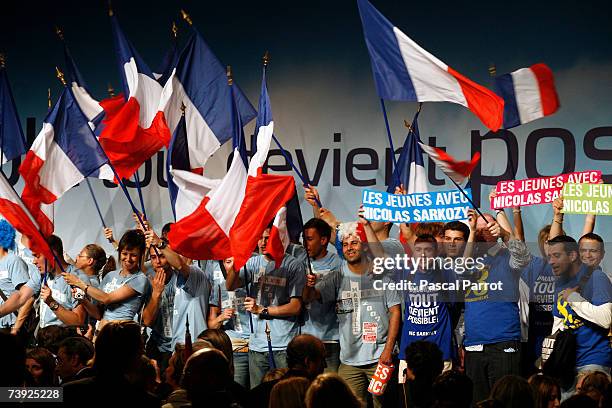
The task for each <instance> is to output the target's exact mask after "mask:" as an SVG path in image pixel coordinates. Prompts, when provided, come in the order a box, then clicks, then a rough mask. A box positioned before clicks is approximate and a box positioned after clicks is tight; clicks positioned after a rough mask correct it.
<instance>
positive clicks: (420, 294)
mask: <svg viewBox="0 0 612 408" xmlns="http://www.w3.org/2000/svg"><path fill="white" fill-rule="evenodd" d="M409 279H410V280H411V281H412V282H413V283H414V284H415V285H416V286H417V289H415V290H410V291H405V292H404V298H405V300H404V303H405V312H404V325H403V327H402V338H401V341H400V354H399V358H400V359H401V360H405V359H406V347H408V346H409V345H410V344H412V343H413V342H415V341H419V340H425V341H429V342H432V343H434V344H435V345H437V346H438V347H439V348H440V350H441V351H442V356H443V358H444V360H447V361H448V360H451V359H452V358H453V357H454V353H453V350H454V347H453V345H452V334H453V329H452V323H451V316H450V312H449V303H448V302H447V301H448V300H449V299H448V298H449V296H448V295H449V293H448V291H445V290H435V289H436V288H431V289H434V290H429V288H428V287H427V284H437V283H443V282H445V283H449V282H454V281H455V279H456V278H455V274H454V273H453V272H452V271H450V270H432V271H427V272H423V271H417V272H416V273H414V274H412V275H410V276H409Z"/></svg>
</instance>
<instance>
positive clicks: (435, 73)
mask: <svg viewBox="0 0 612 408" xmlns="http://www.w3.org/2000/svg"><path fill="white" fill-rule="evenodd" d="M357 4H358V6H359V13H360V15H361V22H362V24H363V32H364V35H365V41H366V45H367V47H368V51H369V53H370V62H371V65H372V72H373V74H374V82H375V84H376V89H377V91H378V95H379V96H380V97H381V98H383V99H389V100H394V101H418V102H453V103H457V104H459V105H463V106H465V107H466V108H468V109H469V110H471V111H472V112H473V113H474V114H475V115H476V116H477V117H478V118H479V119H480V120H481V122H482V123H483V124H484V125H485V126H486V127H488V128H489V129H491V130H493V131H496V130H498V129H499V128H500V127H501V126H502V119H503V112H504V101H503V100H502V99H501V98H500V97H499V96H497V95H495V93H493V92H491V91H490V90H488V89H487V88H485V87H483V86H481V85H478V84H477V83H475V82H473V81H471V80H470V79H468V78H466V77H464V76H463V75H461V74H460V73H458V72H457V71H455V70H454V69H453V68H451V67H449V66H448V65H446V64H445V63H444V62H442V61H440V60H439V59H438V58H436V57H434V56H433V55H432V54H430V53H429V52H427V51H426V50H424V49H423V48H421V46H419V45H418V44H417V43H416V42H414V41H413V40H412V39H411V38H409V37H408V36H407V35H406V34H404V33H403V32H402V31H400V30H399V29H398V28H397V27H395V26H393V24H392V23H391V22H390V21H389V20H388V19H387V18H386V17H385V16H383V15H382V14H381V13H380V12H379V11H378V10H376V9H375V8H374V6H372V4H371V3H370V2H369V1H368V0H357Z"/></svg>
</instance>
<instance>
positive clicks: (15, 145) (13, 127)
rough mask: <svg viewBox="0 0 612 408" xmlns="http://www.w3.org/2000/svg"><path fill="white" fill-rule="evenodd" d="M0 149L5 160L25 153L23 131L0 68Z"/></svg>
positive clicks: (5, 77) (9, 89)
mask: <svg viewBox="0 0 612 408" xmlns="http://www.w3.org/2000/svg"><path fill="white" fill-rule="evenodd" d="M0 149H1V150H2V156H3V157H4V158H6V160H13V159H16V158H18V157H20V156H21V155H23V154H25V152H26V151H27V148H26V140H25V137H24V136H23V129H22V128H21V122H20V121H19V116H18V115H17V108H16V107H15V101H14V99H13V93H12V92H11V87H10V85H9V81H8V77H7V75H6V70H5V69H4V68H0Z"/></svg>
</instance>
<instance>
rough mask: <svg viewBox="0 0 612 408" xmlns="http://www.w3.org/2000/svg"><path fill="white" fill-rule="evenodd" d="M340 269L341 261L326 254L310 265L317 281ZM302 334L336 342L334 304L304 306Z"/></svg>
mask: <svg viewBox="0 0 612 408" xmlns="http://www.w3.org/2000/svg"><path fill="white" fill-rule="evenodd" d="M341 267H342V261H341V260H340V258H339V257H338V255H336V254H332V253H330V252H328V253H327V254H326V255H325V256H324V257H323V258H321V259H314V260H312V263H311V268H312V272H313V273H314V274H315V275H317V280H322V279H324V278H325V276H327V275H328V274H330V273H331V272H333V271H337V270H339V269H340V268H341ZM305 309H306V310H305V313H304V327H303V328H302V332H303V333H308V334H312V335H313V336H315V337H317V338H319V339H321V340H322V341H338V340H339V338H340V336H339V334H338V317H337V316H336V302H335V301H333V302H326V303H323V302H321V301H316V300H315V301H313V302H310V303H308V304H306V305H305Z"/></svg>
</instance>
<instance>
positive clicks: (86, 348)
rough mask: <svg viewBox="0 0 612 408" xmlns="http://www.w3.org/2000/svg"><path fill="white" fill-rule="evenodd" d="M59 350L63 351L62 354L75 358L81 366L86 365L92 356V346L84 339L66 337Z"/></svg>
mask: <svg viewBox="0 0 612 408" xmlns="http://www.w3.org/2000/svg"><path fill="white" fill-rule="evenodd" d="M59 349H64V352H65V353H66V354H67V355H69V356H77V357H78V358H79V362H81V364H84V365H86V364H87V362H88V361H89V360H91V359H92V357H93V355H94V345H93V343H92V342H91V341H89V340H87V339H86V338H85V337H68V338H67V339H64V340H62V342H61V343H60V344H59V346H58V350H59Z"/></svg>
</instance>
